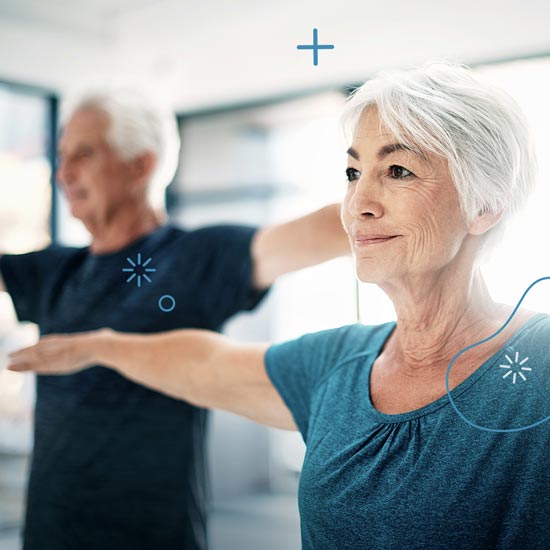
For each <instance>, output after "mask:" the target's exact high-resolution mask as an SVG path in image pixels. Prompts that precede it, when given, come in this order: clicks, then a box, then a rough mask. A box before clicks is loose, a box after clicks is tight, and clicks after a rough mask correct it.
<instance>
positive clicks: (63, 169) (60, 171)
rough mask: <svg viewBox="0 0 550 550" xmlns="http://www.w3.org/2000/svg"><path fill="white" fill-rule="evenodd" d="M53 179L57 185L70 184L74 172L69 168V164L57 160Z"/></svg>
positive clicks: (65, 161) (63, 160)
mask: <svg viewBox="0 0 550 550" xmlns="http://www.w3.org/2000/svg"><path fill="white" fill-rule="evenodd" d="M55 178H56V180H57V181H58V182H59V183H64V184H66V183H70V182H71V181H72V180H74V170H73V169H72V168H71V165H70V163H69V162H68V161H67V160H65V159H62V160H59V161H58V164H57V170H56V173H55Z"/></svg>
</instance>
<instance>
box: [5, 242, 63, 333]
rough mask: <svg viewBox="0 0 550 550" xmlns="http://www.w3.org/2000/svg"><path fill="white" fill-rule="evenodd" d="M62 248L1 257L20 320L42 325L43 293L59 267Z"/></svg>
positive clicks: (6, 280) (7, 285)
mask: <svg viewBox="0 0 550 550" xmlns="http://www.w3.org/2000/svg"><path fill="white" fill-rule="evenodd" d="M62 251H63V248H62V247H53V246H52V247H48V248H45V249H43V250H38V251H36V252H29V253H28V254H5V255H3V256H2V257H0V271H1V272H2V278H3V279H4V284H5V286H6V290H7V291H8V293H9V294H10V296H11V299H12V301H13V305H14V307H15V312H16V314H17V318H18V319H19V321H31V322H33V323H38V324H40V312H41V309H42V304H43V303H44V299H45V293H44V290H45V288H46V286H47V284H48V282H49V281H50V280H51V278H52V273H53V272H55V271H56V270H57V268H58V266H59V259H60V258H59V256H60V253H61V254H62Z"/></svg>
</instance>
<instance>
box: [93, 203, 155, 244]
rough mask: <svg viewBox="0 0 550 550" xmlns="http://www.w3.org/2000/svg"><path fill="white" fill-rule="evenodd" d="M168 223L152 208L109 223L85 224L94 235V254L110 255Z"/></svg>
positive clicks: (119, 217) (115, 218)
mask: <svg viewBox="0 0 550 550" xmlns="http://www.w3.org/2000/svg"><path fill="white" fill-rule="evenodd" d="M165 223H166V216H165V215H164V214H162V213H158V212H155V211H154V210H153V209H152V208H151V207H147V208H145V209H143V210H140V211H137V210H136V211H134V212H132V213H129V214H125V215H124V216H122V215H120V216H116V217H113V219H112V220H110V221H109V222H107V223H102V224H97V223H93V222H91V221H89V222H88V223H86V222H84V224H85V225H86V228H87V229H88V231H89V232H90V233H91V235H92V244H91V245H90V250H91V252H92V253H93V254H108V253H110V252H116V251H118V250H121V249H122V248H124V247H126V246H128V245H129V244H131V243H132V242H134V241H136V240H137V239H139V238H140V237H143V236H144V235H148V234H149V233H151V232H152V231H154V230H155V229H157V228H158V227H160V226H161V225H164V224H165Z"/></svg>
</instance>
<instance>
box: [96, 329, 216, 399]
mask: <svg viewBox="0 0 550 550" xmlns="http://www.w3.org/2000/svg"><path fill="white" fill-rule="evenodd" d="M224 340H225V338H224V337H223V336H221V335H219V334H216V333H213V332H209V331H206V330H190V329H189V330H176V331H171V332H166V333H161V334H124V333H120V332H114V331H110V330H107V331H100V332H99V333H98V334H97V335H96V337H95V340H92V341H91V342H90V343H89V349H90V352H91V358H90V361H91V362H93V363H96V364H100V365H105V366H107V367H110V368H112V369H114V370H116V371H117V372H119V373H120V374H122V375H123V376H125V377H126V378H129V379H130V380H133V381H135V382H138V383H140V384H142V385H144V386H147V387H149V388H152V389H154V390H157V391H160V392H162V393H165V394H168V395H171V396H173V397H176V398H179V399H185V400H186V401H189V402H191V403H193V404H196V405H200V406H208V405H209V403H208V401H209V400H210V399H209V397H208V395H209V394H210V395H211V394H212V392H213V391H214V390H215V384H216V378H217V373H216V360H215V357H216V354H217V349H218V348H219V347H220V345H221V344H222V343H223V342H224Z"/></svg>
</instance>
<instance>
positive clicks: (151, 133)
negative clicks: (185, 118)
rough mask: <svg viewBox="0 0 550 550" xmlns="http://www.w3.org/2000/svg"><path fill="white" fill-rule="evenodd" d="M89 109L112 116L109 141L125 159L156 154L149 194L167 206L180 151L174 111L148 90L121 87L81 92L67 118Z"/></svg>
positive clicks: (153, 201)
mask: <svg viewBox="0 0 550 550" xmlns="http://www.w3.org/2000/svg"><path fill="white" fill-rule="evenodd" d="M88 109H90V110H99V111H102V112H104V113H105V114H106V115H107V117H108V118H109V122H110V124H109V128H108V130H107V141H108V143H109V145H110V146H111V147H113V148H114V149H115V151H116V152H117V153H118V155H119V156H120V158H121V159H123V160H132V159H134V158H136V157H137V156H139V155H141V154H143V153H145V152H151V153H153V154H154V155H155V157H156V165H155V169H154V171H153V174H152V176H151V180H150V181H149V186H148V194H149V200H150V201H151V204H152V206H153V207H154V208H157V209H163V208H164V202H165V201H164V199H165V191H166V187H167V186H168V185H169V184H170V182H171V181H172V179H173V177H174V174H175V171H176V168H177V165H178V157H179V150H180V137H179V132H178V128H177V124H176V118H175V116H174V114H173V112H171V111H169V110H168V109H165V108H164V107H163V106H161V105H160V104H159V103H157V102H156V101H155V100H154V99H153V98H152V97H151V96H150V95H148V94H147V93H145V92H144V91H138V90H136V89H133V88H128V87H118V88H103V89H97V90H91V91H88V92H86V93H84V94H81V95H80V96H78V98H76V99H73V101H72V102H70V104H69V106H68V109H67V112H66V115H65V116H64V118H65V119H67V118H68V117H69V116H71V115H72V114H73V113H75V112H76V111H80V110H88Z"/></svg>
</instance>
